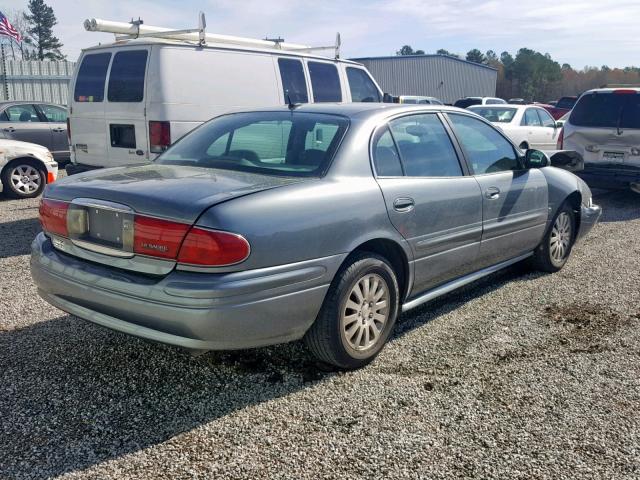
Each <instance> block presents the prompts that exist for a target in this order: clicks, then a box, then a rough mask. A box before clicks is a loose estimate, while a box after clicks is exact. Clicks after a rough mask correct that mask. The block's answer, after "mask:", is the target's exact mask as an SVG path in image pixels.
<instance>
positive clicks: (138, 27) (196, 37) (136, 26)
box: [84, 12, 341, 59]
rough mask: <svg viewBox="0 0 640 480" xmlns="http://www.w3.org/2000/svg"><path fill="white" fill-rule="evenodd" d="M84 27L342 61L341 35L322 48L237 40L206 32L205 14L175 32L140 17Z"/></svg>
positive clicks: (87, 22) (93, 20) (96, 20)
mask: <svg viewBox="0 0 640 480" xmlns="http://www.w3.org/2000/svg"><path fill="white" fill-rule="evenodd" d="M84 28H85V30H87V31H88V32H106V33H113V34H114V35H115V37H116V40H124V39H133V38H146V37H149V38H166V39H171V40H182V41H186V42H198V44H199V45H201V46H203V45H206V44H207V42H211V43H223V44H228V45H239V46H244V47H253V48H266V49H269V48H274V49H277V50H286V51H291V52H300V53H308V52H314V51H317V50H333V51H334V55H335V58H336V59H338V58H340V45H341V40H340V33H337V34H336V41H335V44H334V45H331V46H321V47H311V46H308V45H300V44H297V43H288V42H285V41H284V39H282V38H266V39H264V40H259V39H254V38H245V37H235V36H231V35H220V34H215V33H207V32H206V28H207V22H206V19H205V16H204V13H203V12H200V13H199V15H198V27H197V28H188V29H184V30H174V29H171V28H165V27H154V26H152V25H145V24H144V21H143V20H142V19H141V18H138V20H133V19H131V21H130V22H114V21H111V20H103V19H100V18H88V19H86V20H85V21H84Z"/></svg>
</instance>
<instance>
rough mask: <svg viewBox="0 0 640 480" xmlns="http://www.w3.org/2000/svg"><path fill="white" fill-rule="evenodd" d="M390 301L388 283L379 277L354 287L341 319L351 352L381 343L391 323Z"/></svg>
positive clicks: (363, 279)
mask: <svg viewBox="0 0 640 480" xmlns="http://www.w3.org/2000/svg"><path fill="white" fill-rule="evenodd" d="M390 301H391V297H390V294H389V287H388V285H387V282H386V281H385V280H384V279H383V278H382V277H381V276H380V275H378V274H376V273H368V274H366V275H364V276H363V277H361V278H360V279H359V280H358V281H357V282H356V283H355V284H354V286H353V288H352V289H351V292H350V293H349V297H348V298H347V302H346V304H345V306H344V309H343V312H342V318H341V329H342V334H343V336H344V339H345V340H346V342H347V344H348V345H349V346H350V347H351V348H352V349H354V350H358V351H364V350H368V349H370V348H372V347H373V346H374V345H376V344H377V343H378V340H379V339H380V337H381V335H382V332H383V331H384V328H385V326H386V324H387V321H388V319H389V304H390Z"/></svg>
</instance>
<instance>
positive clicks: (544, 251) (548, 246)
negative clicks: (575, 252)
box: [531, 202, 577, 273]
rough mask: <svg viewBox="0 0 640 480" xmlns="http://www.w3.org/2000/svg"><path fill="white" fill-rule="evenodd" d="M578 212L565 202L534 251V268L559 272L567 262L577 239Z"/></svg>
mask: <svg viewBox="0 0 640 480" xmlns="http://www.w3.org/2000/svg"><path fill="white" fill-rule="evenodd" d="M576 233H577V232H576V214H575V212H574V211H573V209H572V208H571V206H570V205H569V204H568V203H566V202H565V203H564V204H563V205H562V206H561V207H560V209H559V210H558V212H557V213H556V215H555V217H553V220H552V222H551V226H550V227H549V230H548V231H547V233H546V234H545V236H544V239H543V240H542V242H541V243H540V245H539V246H538V248H536V250H535V251H534V254H533V257H532V259H531V263H532V266H533V268H535V269H536V270H541V271H543V272H550V273H553V272H557V271H558V270H560V269H561V268H562V267H564V265H565V264H566V263H567V260H568V259H569V255H571V249H572V248H573V244H574V242H575V239H576Z"/></svg>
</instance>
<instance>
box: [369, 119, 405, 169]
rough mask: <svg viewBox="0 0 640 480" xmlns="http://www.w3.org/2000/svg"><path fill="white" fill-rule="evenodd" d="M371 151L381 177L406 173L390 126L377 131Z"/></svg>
mask: <svg viewBox="0 0 640 480" xmlns="http://www.w3.org/2000/svg"><path fill="white" fill-rule="evenodd" d="M371 151H372V153H373V164H374V165H375V167H376V174H377V175H378V176H379V177H402V176H403V175H404V172H403V171H402V165H401V164H400V155H399V154H398V149H396V145H395V143H393V137H392V136H391V132H390V131H389V127H385V128H384V129H381V130H379V131H378V132H377V134H376V138H375V139H374V141H373V146H372V149H371Z"/></svg>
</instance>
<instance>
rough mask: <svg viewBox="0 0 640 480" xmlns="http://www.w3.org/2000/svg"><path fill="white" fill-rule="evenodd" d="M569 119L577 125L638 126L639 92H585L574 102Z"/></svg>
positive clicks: (639, 123) (639, 114) (639, 112)
mask: <svg viewBox="0 0 640 480" xmlns="http://www.w3.org/2000/svg"><path fill="white" fill-rule="evenodd" d="M569 121H570V122H571V124H573V125H576V126H579V127H601V128H640V94H638V93H635V92H634V93H615V92H593V93H587V94H585V95H583V96H582V97H580V100H579V101H578V103H576V106H575V107H574V108H573V111H572V112H571V116H570V117H569Z"/></svg>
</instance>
